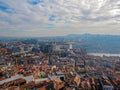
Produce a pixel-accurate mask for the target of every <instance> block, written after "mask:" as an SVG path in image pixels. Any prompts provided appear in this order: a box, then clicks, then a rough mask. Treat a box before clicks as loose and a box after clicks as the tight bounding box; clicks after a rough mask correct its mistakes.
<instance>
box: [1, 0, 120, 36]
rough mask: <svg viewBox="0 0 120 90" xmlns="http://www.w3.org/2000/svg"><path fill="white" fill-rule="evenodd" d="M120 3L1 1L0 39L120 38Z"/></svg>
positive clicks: (108, 0) (99, 0)
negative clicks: (85, 34) (108, 35)
mask: <svg viewBox="0 0 120 90" xmlns="http://www.w3.org/2000/svg"><path fill="white" fill-rule="evenodd" d="M119 18H120V1H119V0H114V1H113V0H59V1H58V0H17V1H11V0H4V1H3V0H0V32H1V33H0V36H15V37H16V36H17V37H24V36H25V37H26V36H27V37H28V36H33V37H34V36H61V35H67V34H84V33H91V34H112V35H120V30H119V28H120V25H119V24H120V19H119Z"/></svg>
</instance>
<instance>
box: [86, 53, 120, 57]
mask: <svg viewBox="0 0 120 90" xmlns="http://www.w3.org/2000/svg"><path fill="white" fill-rule="evenodd" d="M88 55H94V56H103V55H105V56H119V57H120V54H109V53H88Z"/></svg>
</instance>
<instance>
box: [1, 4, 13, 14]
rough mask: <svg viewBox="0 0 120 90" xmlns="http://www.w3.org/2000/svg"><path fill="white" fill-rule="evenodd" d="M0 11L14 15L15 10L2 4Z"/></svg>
mask: <svg viewBox="0 0 120 90" xmlns="http://www.w3.org/2000/svg"><path fill="white" fill-rule="evenodd" d="M0 10H1V11H3V12H6V13H12V12H13V10H12V9H11V8H10V7H9V6H8V5H7V4H5V3H3V2H0Z"/></svg>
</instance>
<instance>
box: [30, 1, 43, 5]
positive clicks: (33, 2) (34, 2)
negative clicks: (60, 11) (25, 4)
mask: <svg viewBox="0 0 120 90" xmlns="http://www.w3.org/2000/svg"><path fill="white" fill-rule="evenodd" d="M41 2H43V0H29V3H30V4H32V5H37V4H39V3H41Z"/></svg>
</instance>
